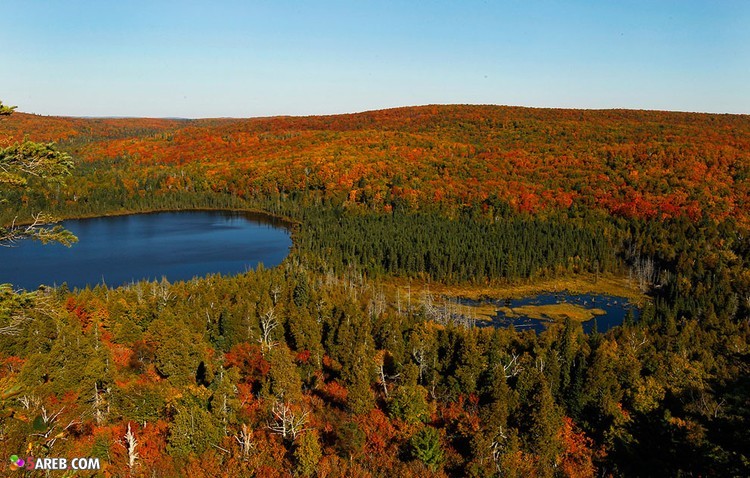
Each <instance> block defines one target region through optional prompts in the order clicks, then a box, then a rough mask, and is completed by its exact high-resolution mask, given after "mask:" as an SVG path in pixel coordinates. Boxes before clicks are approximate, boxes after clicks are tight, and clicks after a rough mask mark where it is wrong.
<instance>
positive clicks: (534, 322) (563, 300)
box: [474, 292, 640, 334]
mask: <svg viewBox="0 0 750 478" xmlns="http://www.w3.org/2000/svg"><path fill="white" fill-rule="evenodd" d="M474 303H475V304H476V302H474ZM490 303H493V304H495V305H496V306H497V307H498V313H497V315H496V316H495V317H493V318H492V320H490V321H478V322H477V325H479V326H482V327H509V326H511V325H513V327H515V328H516V329H518V330H524V329H532V330H535V331H537V332H541V331H543V330H544V329H545V328H546V327H547V325H549V324H550V323H552V322H554V320H553V319H554V318H555V317H557V319H558V320H561V321H562V320H564V317H565V316H566V315H569V316H571V317H579V318H581V319H585V318H589V317H590V319H589V320H585V321H583V322H582V325H583V331H584V332H585V333H587V334H589V333H591V332H592V331H593V330H594V327H596V330H597V331H598V332H602V333H603V332H606V331H607V330H609V329H611V328H612V327H615V326H617V325H621V324H622V323H623V321H624V320H625V317H626V315H627V314H628V311H631V312H632V317H633V320H634V321H637V320H638V318H639V316H640V310H639V309H638V307H637V306H636V305H635V304H633V303H631V302H629V301H628V299H626V298H624V297H616V296H610V295H598V294H571V293H569V292H557V293H551V292H546V293H543V294H539V295H535V296H532V297H524V298H522V299H504V300H497V301H491V302H490Z"/></svg>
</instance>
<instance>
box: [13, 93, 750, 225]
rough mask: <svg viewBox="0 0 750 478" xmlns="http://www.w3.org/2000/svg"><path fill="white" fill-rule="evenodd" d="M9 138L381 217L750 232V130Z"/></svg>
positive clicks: (609, 117) (177, 131) (85, 122)
mask: <svg viewBox="0 0 750 478" xmlns="http://www.w3.org/2000/svg"><path fill="white" fill-rule="evenodd" d="M0 128H1V130H0V137H7V136H11V137H13V138H16V139H19V138H20V137H22V136H23V135H24V134H25V135H28V137H29V138H30V139H32V140H39V141H51V140H56V141H60V146H61V147H63V148H64V149H67V150H68V151H70V152H71V153H73V155H74V157H76V158H79V159H81V160H85V161H101V160H105V159H106V160H118V161H123V160H125V161H132V162H134V163H136V164H140V165H141V166H164V167H170V166H179V165H185V164H187V163H197V164H200V165H201V170H202V171H204V172H205V173H206V175H207V176H208V177H210V178H212V181H211V182H212V186H213V187H214V188H216V189H219V188H220V189H221V190H222V192H225V191H229V192H232V193H234V194H236V195H239V196H244V197H259V196H268V195H282V196H283V195H287V194H289V193H294V192H302V191H308V192H309V191H314V192H315V194H318V195H321V196H323V197H328V198H336V199H338V200H341V201H349V202H351V203H359V204H362V205H364V206H365V207H367V208H369V209H372V210H376V211H378V210H379V211H390V210H392V209H393V208H398V207H402V208H409V209H415V208H417V209H418V208H424V207H425V206H426V205H430V206H434V205H437V206H439V207H442V208H444V209H447V210H450V209H452V208H455V207H456V206H458V205H469V206H475V207H481V208H483V210H484V211H485V212H490V213H492V211H493V209H498V210H499V209H503V208H508V207H510V208H511V209H513V210H516V211H522V212H532V213H540V212H543V211H547V210H551V209H568V208H571V207H573V208H575V207H579V206H584V207H587V208H591V207H596V208H603V209H604V210H606V211H608V212H609V213H612V214H614V215H620V216H626V217H638V218H657V219H661V218H670V217H676V216H688V217H689V218H691V219H693V220H696V219H699V218H701V217H710V218H713V219H719V220H721V219H724V218H727V217H733V218H736V219H738V220H739V222H740V223H742V224H744V225H747V224H749V223H750V222H749V220H748V219H749V217H748V213H747V211H748V210H750V117H749V116H747V115H715V114H693V113H674V112H657V111H627V110H601V111H593V110H561V109H532V108H518V107H503V106H462V105H449V106H421V107H407V108H396V109H389V110H381V111H371V112H364V113H357V114H346V115H333V116H309V117H272V118H254V119H203V120H166V119H82V118H60V117H44V116H35V115H28V114H21V113H18V114H16V115H14V116H13V117H11V118H10V119H8V120H7V121H4V122H3V123H2V124H0Z"/></svg>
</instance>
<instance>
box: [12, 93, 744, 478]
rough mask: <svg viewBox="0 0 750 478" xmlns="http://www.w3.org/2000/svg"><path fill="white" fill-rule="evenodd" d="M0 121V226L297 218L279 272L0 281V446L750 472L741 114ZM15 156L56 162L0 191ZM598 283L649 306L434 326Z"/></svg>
mask: <svg viewBox="0 0 750 478" xmlns="http://www.w3.org/2000/svg"><path fill="white" fill-rule="evenodd" d="M0 111H2V110H0ZM9 113H10V111H9V110H8V109H6V111H5V113H3V114H4V115H5V116H4V119H3V120H2V121H0V146H2V149H0V186H2V185H3V184H4V185H5V186H4V187H3V188H0V204H2V206H0V226H3V225H5V226H6V228H7V227H10V228H11V229H10V230H11V232H13V229H12V228H13V227H14V225H15V224H17V223H18V222H19V221H20V220H22V219H19V220H18V221H17V218H33V217H38V214H39V211H44V212H45V213H49V214H51V215H55V216H58V217H84V216H100V215H106V214H120V213H125V214H127V213H133V212H142V211H154V210H172V209H194V208H225V209H226V208H235V209H252V210H262V211H265V212H268V213H271V214H275V215H283V216H285V217H288V218H290V219H292V220H293V221H295V223H296V225H295V228H294V233H293V234H294V237H293V238H294V247H293V248H292V250H291V251H290V255H289V257H288V258H287V259H286V260H284V262H283V263H282V264H281V265H280V266H278V267H275V268H273V269H265V268H263V267H262V266H260V267H258V268H257V269H256V270H248V271H246V272H245V273H243V274H239V275H236V276H233V277H222V276H219V275H213V276H209V277H204V278H195V279H193V280H190V281H185V282H176V283H169V282H168V281H167V280H166V279H165V280H162V281H159V282H145V281H144V282H137V283H131V284H126V285H124V286H122V287H117V288H111V287H108V286H106V285H99V286H96V287H94V288H86V289H82V290H73V291H70V290H68V288H67V286H64V285H63V286H61V287H57V288H40V289H39V290H37V291H32V292H17V291H15V290H14V289H13V288H12V286H10V285H8V284H5V285H1V284H0V455H4V456H6V457H10V456H13V455H14V454H16V458H23V459H27V458H28V457H31V460H33V459H34V458H37V459H39V458H46V457H95V458H98V459H99V460H101V463H102V470H101V473H100V474H98V475H96V476H112V477H123V478H124V477H147V476H148V477H151V476H163V477H177V476H179V477H183V476H190V477H193V478H202V477H216V476H232V477H235V476H259V477H260V476H265V477H284V478H289V477H292V476H302V477H307V476H320V477H349V476H362V477H369V476H371V477H378V478H379V477H391V476H403V477H430V476H432V477H441V478H442V477H448V476H451V477H453V476H456V477H459V476H461V477H463V476H470V477H476V478H479V477H488V478H489V477H497V476H509V477H526V476H536V477H545V478H548V477H549V478H552V477H558V476H577V477H592V478H593V477H594V476H616V477H619V476H644V477H649V476H722V477H723V476H750V472H749V471H748V470H750V454H749V453H748V450H750V434H749V433H748V430H750V427H748V423H750V406H749V404H748V399H747V398H748V396H750V229H749V228H748V226H750V214H749V213H748V210H750V207H748V206H750V196H749V194H750V184H749V182H750V117H748V116H729V115H708V114H687V113H665V112H648V111H582V110H549V109H547V110H545V109H527V108H509V107H496V106H425V107H415V108H399V109H392V110H383V111H374V112H366V113H359V114H351V115H338V116H316V117H298V118H293V117H276V118H258V119H203V120H175V119H82V118H60V117H42V116H34V115H26V114H21V113H18V114H14V115H12V116H9V117H8V116H7V115H8V114H9ZM24 137H28V138H29V139H30V140H36V141H52V140H56V141H57V142H58V143H57V144H58V148H60V149H62V150H64V152H67V153H70V156H71V157H72V159H71V158H69V157H68V155H67V154H64V152H60V151H55V149H53V148H50V147H48V146H45V145H38V144H34V143H30V142H26V143H23V144H20V145H18V144H15V145H11V144H12V143H13V142H14V141H18V140H23V138H24ZM6 145H11V146H8V147H6ZM19 158H20V160H23V159H27V161H25V162H24V161H20V164H21V165H27V164H31V163H30V161H29V159H30V160H38V159H40V158H41V160H42V163H43V165H44V164H47V163H51V164H52V165H55V164H57V163H55V161H50V159H52V160H54V159H57V160H58V162H59V164H61V165H62V166H64V167H62V168H58V170H57V171H58V174H54V175H53V176H54V177H53V179H57V180H58V181H45V180H44V179H49V178H45V177H43V176H44V175H34V174H33V173H34V170H32V172H31V173H28V171H26V170H24V169H23V167H21V168H18V167H16V170H15V171H18V174H16V175H13V174H10V175H8V174H6V175H5V176H3V174H4V173H7V172H6V171H5V170H4V164H5V165H10V166H13V165H14V164H18V163H19ZM3 161H5V163H3ZM73 164H75V169H73V171H72V173H71V174H70V175H67V173H68V172H69V171H70V170H69V165H70V166H72V165H73ZM47 169H49V168H47ZM13 172H14V170H11V173H13ZM53 172H54V171H53ZM35 215H37V216H35ZM7 225H10V226H7ZM6 230H8V229H6ZM74 247H75V246H74ZM613 280H614V281H615V282H617V283H618V284H619V283H620V282H622V283H624V284H626V285H627V287H630V288H632V289H634V290H635V291H636V292H635V293H636V294H637V295H638V296H639V297H641V298H642V299H643V300H642V307H641V311H640V314H639V315H638V318H637V320H635V316H628V317H626V318H625V320H624V321H623V323H622V325H620V326H617V327H614V328H612V329H610V330H608V331H606V332H605V333H599V332H598V331H597V330H596V327H594V332H593V333H591V334H588V335H587V334H584V332H583V328H582V325H581V324H580V323H579V322H578V321H576V320H572V318H569V319H568V320H565V321H564V322H560V323H550V324H549V327H548V328H547V329H546V330H544V331H542V332H540V333H538V334H537V333H534V332H533V331H530V330H521V329H519V330H516V329H515V328H513V327H509V328H502V327H500V328H491V327H474V326H473V325H472V324H473V323H474V321H473V318H472V319H471V320H467V317H465V316H463V315H461V313H453V312H450V311H451V310H456V309H451V307H452V305H451V304H452V303H453V302H452V299H453V298H455V296H456V295H458V294H463V293H464V292H463V291H469V292H475V294H473V295H474V296H476V297H481V295H480V293H479V292H480V291H492V293H493V294H498V295H496V296H491V297H492V298H493V299H499V298H504V297H509V296H510V295H511V294H510V287H521V288H526V287H529V288H530V289H528V290H531V289H534V288H535V287H536V288H539V290H541V289H542V288H544V289H545V290H549V286H548V285H546V284H551V283H554V284H555V285H554V286H553V287H551V289H554V290H561V289H563V288H566V287H567V284H572V283H581V282H585V283H586V284H587V286H593V287H594V290H597V291H598V290H600V288H602V287H604V286H603V285H602V284H605V285H606V284H611V283H613V282H612V281H613ZM558 285H559V286H560V287H558ZM439 290H455V291H457V292H455V293H451V295H452V297H450V298H448V299H449V300H446V298H445V297H440V295H439V294H440V293H439V292H437V291H439ZM534 290H536V289H534ZM628 290H629V291H630V289H628ZM459 291H460V292H459ZM482 294H484V292H482ZM490 309H492V311H493V312H494V309H493V307H492V306H490ZM31 460H29V462H31ZM16 463H17V462H8V461H7V459H6V465H5V468H3V467H2V466H0V475H2V476H10V475H9V473H14V472H13V471H10V470H12V469H13V468H12V467H13V466H17V465H16ZM6 468H7V469H8V472H6V473H5V474H3V471H4V470H5V469H6ZM23 473H25V472H24V471H21V472H20V474H19V475H18V476H26V475H23ZM92 475H93V472H92ZM92 475H86V474H81V476H92Z"/></svg>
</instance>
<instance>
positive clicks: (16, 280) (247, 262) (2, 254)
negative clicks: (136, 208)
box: [0, 211, 292, 290]
mask: <svg viewBox="0 0 750 478" xmlns="http://www.w3.org/2000/svg"><path fill="white" fill-rule="evenodd" d="M62 224H63V226H64V227H65V228H66V229H68V230H70V231H71V232H72V233H73V234H75V235H76V236H78V242H77V243H76V244H73V246H72V247H70V248H67V247H65V246H62V245H60V244H47V245H42V244H40V243H39V242H36V241H21V242H20V243H19V244H18V246H17V247H12V248H6V247H0V283H11V284H13V285H14V286H15V287H16V288H24V289H27V290H31V289H36V288H37V287H38V286H39V285H40V284H46V285H61V284H62V283H63V282H65V283H67V284H68V286H69V287H71V288H73V287H83V286H86V285H96V284H101V283H106V284H107V285H108V286H120V285H122V284H125V283H129V282H133V281H139V280H142V279H152V280H153V279H157V280H158V279H161V278H162V277H166V278H167V279H168V280H169V281H172V282H173V281H177V280H189V279H192V278H193V277H196V276H205V275H207V274H213V273H221V274H238V273H241V272H244V271H246V270H248V269H252V268H255V267H256V266H257V265H258V263H261V262H262V263H263V265H264V266H267V267H273V266H276V265H278V264H279V263H280V262H281V261H282V260H284V258H285V257H286V256H287V254H288V253H289V248H290V246H291V245H292V240H291V238H290V236H289V231H288V229H287V228H286V227H285V223H283V222H281V221H279V220H276V219H273V218H270V217H268V216H264V215H259V214H251V213H244V212H231V211H181V212H160V213H153V214H135V215H129V216H112V217H99V218H94V219H80V220H70V221H64V222H63V223H62Z"/></svg>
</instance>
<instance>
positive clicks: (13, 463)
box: [10, 455, 26, 470]
mask: <svg viewBox="0 0 750 478" xmlns="http://www.w3.org/2000/svg"><path fill="white" fill-rule="evenodd" d="M25 464H26V462H25V461H24V460H23V458H19V457H18V455H10V469H11V470H17V469H19V468H23V465H25Z"/></svg>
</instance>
